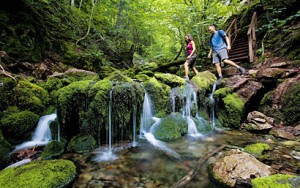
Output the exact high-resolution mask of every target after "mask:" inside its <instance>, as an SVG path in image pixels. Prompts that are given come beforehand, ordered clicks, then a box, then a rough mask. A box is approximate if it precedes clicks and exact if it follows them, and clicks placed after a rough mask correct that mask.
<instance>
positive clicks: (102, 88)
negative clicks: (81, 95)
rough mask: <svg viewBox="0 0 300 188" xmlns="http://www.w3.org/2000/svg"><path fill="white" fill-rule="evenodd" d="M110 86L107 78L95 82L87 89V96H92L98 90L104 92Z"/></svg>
mask: <svg viewBox="0 0 300 188" xmlns="http://www.w3.org/2000/svg"><path fill="white" fill-rule="evenodd" d="M111 87H112V84H111V81H110V80H108V79H103V80H101V81H98V82H96V83H95V84H94V85H93V87H92V88H91V89H90V90H89V96H91V97H94V96H95V95H96V94H97V93H98V92H104V93H105V94H106V93H107V91H109V90H110V89H111Z"/></svg>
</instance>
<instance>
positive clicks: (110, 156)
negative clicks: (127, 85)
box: [94, 88, 118, 162]
mask: <svg viewBox="0 0 300 188" xmlns="http://www.w3.org/2000/svg"><path fill="white" fill-rule="evenodd" d="M112 94H113V88H112V89H111V90H110V92H109V106H108V124H109V125H108V148H107V149H106V151H104V152H100V153H99V154H98V155H97V156H96V157H95V158H94V161H96V162H101V161H113V160H116V159H117V158H118V157H117V156H116V155H115V154H114V153H113V152H112V118H111V116H112Z"/></svg>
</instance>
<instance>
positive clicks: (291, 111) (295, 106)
mask: <svg viewBox="0 0 300 188" xmlns="http://www.w3.org/2000/svg"><path fill="white" fill-rule="evenodd" d="M280 112H281V113H282V114H283V117H284V121H285V122H286V124H287V125H296V124H299V123H300V83H296V84H294V85H293V87H292V88H291V89H290V90H289V91H287V92H286V94H285V95H284V96H283V102H282V107H281V109H280Z"/></svg>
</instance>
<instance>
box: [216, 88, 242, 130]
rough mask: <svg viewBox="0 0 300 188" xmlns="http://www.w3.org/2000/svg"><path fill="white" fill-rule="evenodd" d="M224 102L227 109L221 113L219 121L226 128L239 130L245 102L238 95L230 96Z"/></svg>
mask: <svg viewBox="0 0 300 188" xmlns="http://www.w3.org/2000/svg"><path fill="white" fill-rule="evenodd" d="M222 100H223V103H224V106H225V109H224V110H221V111H220V113H219V115H218V120H219V121H220V123H221V124H222V125H223V126H224V127H234V128H239V127H240V123H241V118H242V116H243V111H244V106H245V102H244V101H243V100H242V99H241V98H239V96H238V94H237V93H232V94H228V95H226V97H224V98H223V99H222Z"/></svg>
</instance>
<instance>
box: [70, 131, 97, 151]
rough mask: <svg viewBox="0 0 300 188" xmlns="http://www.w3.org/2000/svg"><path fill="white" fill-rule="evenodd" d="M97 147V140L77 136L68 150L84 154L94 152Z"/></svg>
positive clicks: (88, 136) (90, 137) (89, 136)
mask: <svg viewBox="0 0 300 188" xmlns="http://www.w3.org/2000/svg"><path fill="white" fill-rule="evenodd" d="M95 147H96V140H95V139H94V138H93V137H92V136H91V135H87V136H75V137H73V138H72V139H71V141H70V142H69V144H68V150H69V151H73V152H77V153H84V152H89V151H91V150H93V149H94V148H95Z"/></svg>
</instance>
